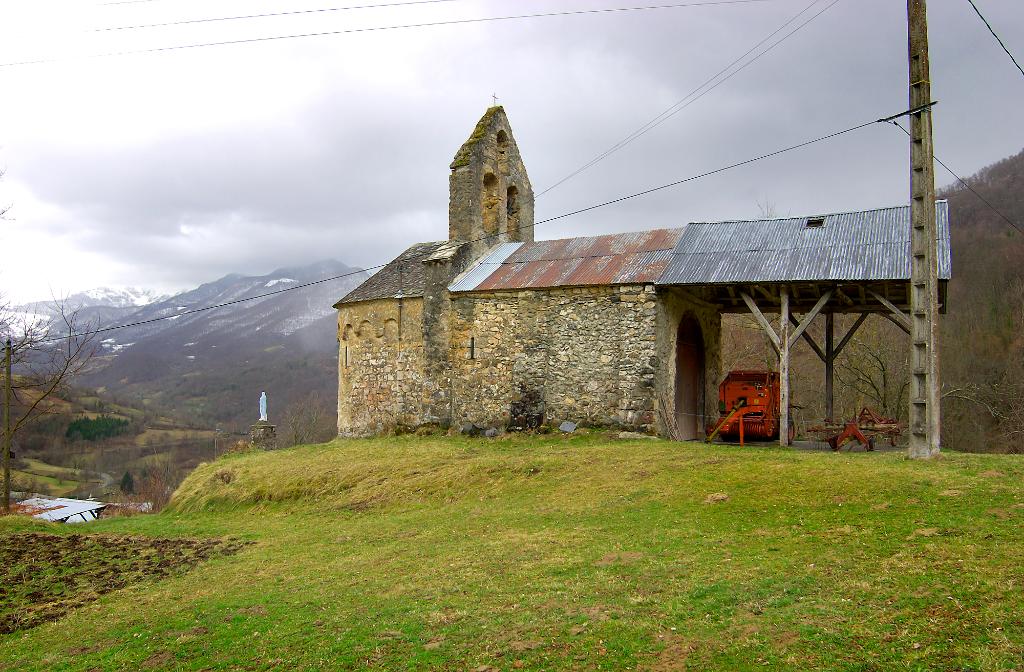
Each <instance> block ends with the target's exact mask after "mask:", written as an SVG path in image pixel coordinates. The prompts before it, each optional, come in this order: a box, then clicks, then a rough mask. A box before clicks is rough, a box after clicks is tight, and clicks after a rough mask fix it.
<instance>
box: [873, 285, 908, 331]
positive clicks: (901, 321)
mask: <svg viewBox="0 0 1024 672" xmlns="http://www.w3.org/2000/svg"><path fill="white" fill-rule="evenodd" d="M868 292H870V293H871V296H873V297H875V299H877V300H878V302H879V303H880V304H882V305H883V306H885V307H886V308H888V309H889V311H890V312H891V313H892V316H891V317H890V316H889V315H888V314H885V316H886V317H888V318H889V319H890V320H891V321H892V322H893V323H894V324H895V325H896V326H898V327H899V328H900V329H902V330H903V331H905V332H907V335H910V328H911V325H910V318H909V317H907V315H906V313H904V312H903V311H902V310H900V309H899V308H898V307H897V306H896V304H894V303H893V302H892V301H890V300H889V299H887V298H885V297H884V296H882V295H881V294H879V293H878V292H876V291H874V290H872V289H869V290H868ZM883 314H884V313H883Z"/></svg>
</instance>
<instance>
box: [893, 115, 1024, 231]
mask: <svg viewBox="0 0 1024 672" xmlns="http://www.w3.org/2000/svg"><path fill="white" fill-rule="evenodd" d="M879 121H888V122H891V123H892V125H893V126H895V127H896V128H898V129H900V130H901V131H903V132H904V133H906V134H907V137H908V138H910V137H913V136H911V135H910V132H909V131H908V130H907V129H905V128H903V126H902V125H901V124H900V123H899V122H898V121H895V120H893V119H880V120H879ZM932 158H933V159H935V161H936V162H937V163H938V164H939V165H940V166H942V167H943V168H945V169H946V172H947V173H949V174H950V175H952V176H953V178H954V179H956V181H957V182H959V183H960V184H962V185H964V187H966V188H967V190H968V191H970V192H971V193H972V194H974V195H975V196H977V197H978V200H980V201H981V202H982V203H984V204H985V205H987V206H988V208H989V210H991V211H992V212H994V213H996V214H997V215H998V216H999V217H1000V218H1001V219H1002V220H1003V221H1004V222H1006V223H1007V224H1009V225H1010V226H1012V227H1013V228H1015V229H1017V231H1018V232H1019V233H1024V229H1022V228H1021V227H1020V226H1018V225H1017V224H1016V223H1014V221H1013V220H1011V219H1010V218H1009V217H1007V216H1006V215H1004V214H1003V213H1002V212H1001V211H1000V210H999V209H998V208H997V207H996V206H994V205H992V204H991V203H989V201H988V199H987V198H985V197H984V196H982V195H981V194H979V193H978V192H977V190H975V188H974V187H972V186H971V185H970V184H969V183H968V182H967V180H965V179H964V178H962V177H960V176H959V175H957V174H956V173H954V172H953V169H952V168H950V167H949V166H947V165H946V164H945V163H944V162H943V161H942V159H940V158H939V157H937V156H935V152H932Z"/></svg>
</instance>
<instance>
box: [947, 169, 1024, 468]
mask: <svg viewBox="0 0 1024 672" xmlns="http://www.w3.org/2000/svg"><path fill="white" fill-rule="evenodd" d="M966 181H967V183H968V184H970V186H971V188H973V189H974V191H976V192H977V195H976V194H974V193H972V192H971V191H970V190H968V189H967V188H965V187H963V186H962V185H959V184H958V185H954V186H952V187H950V188H948V189H945V190H943V191H942V192H941V194H940V195H941V197H942V198H947V199H949V203H950V216H951V218H952V226H951V230H952V248H953V280H952V281H951V282H950V284H949V309H948V313H947V315H946V317H945V319H944V321H943V325H942V355H941V356H942V366H943V395H944V403H943V413H944V417H943V427H944V432H945V434H944V442H945V443H946V445H948V446H950V447H953V448H958V449H964V450H979V451H994V452H1004V451H1006V452H1024V233H1022V231H1020V230H1017V229H1015V228H1014V227H1013V226H1011V222H1012V224H1013V225H1015V226H1016V227H1019V228H1020V229H1024V151H1022V152H1020V153H1019V154H1017V155H1015V156H1011V157H1009V158H1007V159H1004V160H1002V161H1000V162H998V163H996V164H994V165H992V166H989V167H987V168H985V169H983V170H981V171H979V172H978V173H977V174H976V175H974V176H973V177H970V178H967V180H966ZM979 196H980V197H979ZM982 199H984V201H988V203H989V204H991V206H992V207H989V205H986V203H985V202H984V201H983V200H982ZM993 208H995V209H996V210H998V211H999V212H1000V213H1002V214H1003V215H1005V217H1006V219H1008V220H1009V222H1007V221H1006V219H1003V218H1002V217H1000V215H999V214H997V213H996V212H993Z"/></svg>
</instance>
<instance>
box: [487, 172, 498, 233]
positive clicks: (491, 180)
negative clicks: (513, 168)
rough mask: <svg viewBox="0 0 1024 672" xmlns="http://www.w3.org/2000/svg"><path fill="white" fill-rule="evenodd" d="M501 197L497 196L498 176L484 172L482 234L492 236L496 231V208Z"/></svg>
mask: <svg viewBox="0 0 1024 672" xmlns="http://www.w3.org/2000/svg"><path fill="white" fill-rule="evenodd" d="M500 205H501V198H500V197H499V196H498V178H497V177H496V176H495V175H494V173H485V174H484V198H483V225H484V235H486V236H493V235H497V233H498V208H499V206H500Z"/></svg>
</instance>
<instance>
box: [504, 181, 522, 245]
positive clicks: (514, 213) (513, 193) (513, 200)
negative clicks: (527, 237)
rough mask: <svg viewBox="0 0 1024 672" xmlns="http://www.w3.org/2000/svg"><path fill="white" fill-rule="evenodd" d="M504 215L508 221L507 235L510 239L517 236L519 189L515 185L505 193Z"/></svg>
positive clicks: (514, 238)
mask: <svg viewBox="0 0 1024 672" xmlns="http://www.w3.org/2000/svg"><path fill="white" fill-rule="evenodd" d="M505 215H506V218H507V221H508V235H509V237H510V238H511V239H512V240H516V239H517V238H518V236H519V189H518V187H516V186H515V185H512V186H510V187H509V188H508V190H507V192H506V193H505Z"/></svg>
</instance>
